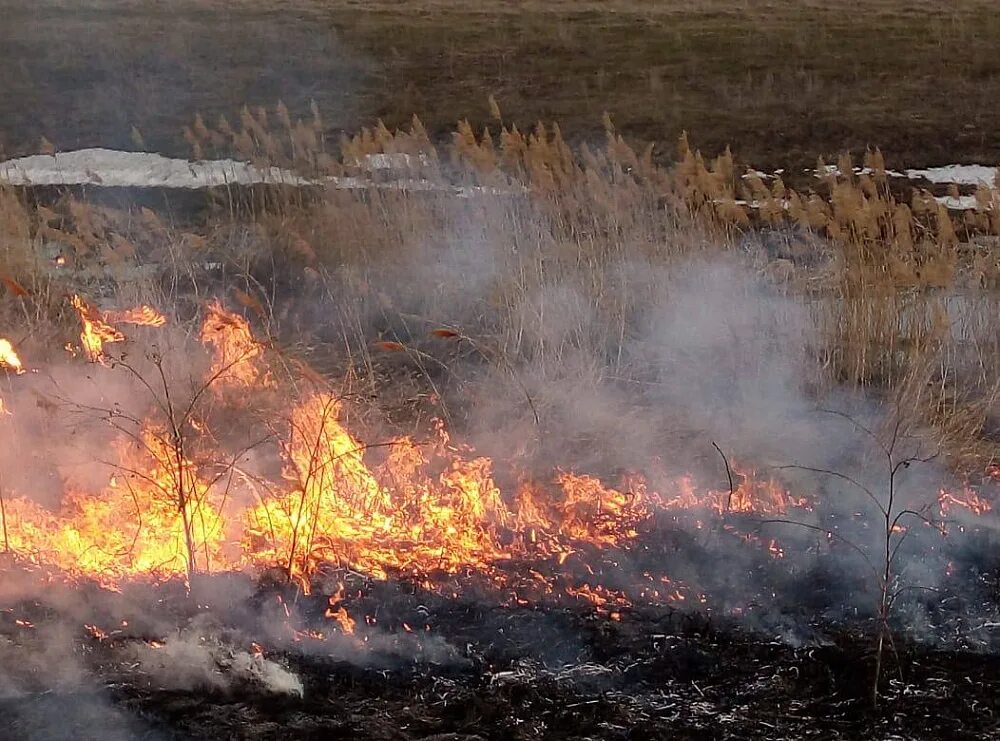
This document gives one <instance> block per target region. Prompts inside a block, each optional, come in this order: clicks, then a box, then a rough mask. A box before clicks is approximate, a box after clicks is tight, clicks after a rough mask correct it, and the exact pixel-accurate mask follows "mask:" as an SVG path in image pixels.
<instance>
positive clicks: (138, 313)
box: [104, 305, 167, 327]
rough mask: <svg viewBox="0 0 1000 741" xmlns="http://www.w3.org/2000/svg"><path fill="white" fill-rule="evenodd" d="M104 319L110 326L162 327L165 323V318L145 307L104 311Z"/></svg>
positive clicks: (152, 309) (151, 308) (150, 307)
mask: <svg viewBox="0 0 1000 741" xmlns="http://www.w3.org/2000/svg"><path fill="white" fill-rule="evenodd" d="M104 319H105V321H107V322H111V323H112V324H135V325H137V326H140V327H162V326H163V325H164V324H166V323H167V318H166V317H165V316H164V315H163V314H161V313H160V312H158V311H157V310H156V309H154V308H153V307H152V306H146V305H142V306H135V307H133V308H131V309H121V310H117V311H115V310H112V311H106V312H104Z"/></svg>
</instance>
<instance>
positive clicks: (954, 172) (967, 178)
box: [906, 165, 997, 185]
mask: <svg viewBox="0 0 1000 741" xmlns="http://www.w3.org/2000/svg"><path fill="white" fill-rule="evenodd" d="M996 176H997V168H995V167H986V166H985V165H945V166H944V167H930V168H927V169H926V170H907V171H906V177H908V178H909V179H910V180H917V179H920V178H923V179H924V180H929V181H930V182H932V183H944V184H952V183H954V184H955V185H980V184H982V185H993V184H994V183H995V181H996Z"/></svg>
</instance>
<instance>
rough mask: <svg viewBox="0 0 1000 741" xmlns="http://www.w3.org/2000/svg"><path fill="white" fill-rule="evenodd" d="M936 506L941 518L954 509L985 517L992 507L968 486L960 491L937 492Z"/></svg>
mask: <svg viewBox="0 0 1000 741" xmlns="http://www.w3.org/2000/svg"><path fill="white" fill-rule="evenodd" d="M938 506H939V507H940V510H941V516H942V517H947V516H948V514H949V513H950V512H951V511H952V509H954V508H956V507H958V508H960V509H966V510H968V511H969V512H971V513H972V514H974V515H977V516H981V515H985V514H986V513H987V512H990V511H991V510H992V509H993V505H992V504H991V503H990V502H989V501H987V500H986V499H984V498H983V497H981V496H979V495H978V494H977V493H976V492H975V491H973V490H972V489H971V488H970V487H968V486H966V487H964V488H963V489H962V490H960V491H948V490H947V489H941V490H940V491H939V492H938Z"/></svg>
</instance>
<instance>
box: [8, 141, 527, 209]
mask: <svg viewBox="0 0 1000 741" xmlns="http://www.w3.org/2000/svg"><path fill="white" fill-rule="evenodd" d="M398 157H399V156H397V155H391V156H390V155H385V156H384V157H383V158H381V159H380V158H377V156H376V155H369V157H368V158H367V160H366V161H367V162H368V168H367V169H370V170H386V169H392V168H395V167H398V166H400V165H401V164H406V165H409V166H417V165H420V164H426V160H424V159H422V158H411V159H406V160H400V159H399V158H398ZM402 157H412V156H411V155H402ZM0 185H17V186H45V185H49V186H66V185H87V186H93V187H103V188H173V189H182V190H198V189H202V188H215V187H224V186H227V185H239V186H248V185H291V186H296V187H301V186H325V187H332V188H336V189H338V190H341V189H342V190H399V191H445V192H450V193H452V194H453V195H455V196H457V197H459V198H470V197H472V196H475V195H480V194H487V195H511V194H514V193H518V192H524V190H525V189H524V188H520V189H518V188H509V189H503V188H490V187H483V186H452V185H447V184H442V183H436V182H433V181H431V180H420V179H415V178H408V179H400V180H390V181H387V182H373V181H371V180H368V179H366V178H363V177H324V178H306V177H302V176H301V175H297V174H296V173H294V172H292V171H290V170H284V169H282V168H280V167H267V168H259V167H256V166H254V165H252V164H250V163H248V162H238V161H236V160H228V159H227V160H206V161H190V160H184V159H173V158H170V157H164V156H163V155H160V154H154V153H151V152H121V151H117V150H113V149H81V150H78V151H75V152H59V153H56V154H51V155H50V154H37V155H32V156H30V157H22V158H20V159H13V160H7V161H5V162H0Z"/></svg>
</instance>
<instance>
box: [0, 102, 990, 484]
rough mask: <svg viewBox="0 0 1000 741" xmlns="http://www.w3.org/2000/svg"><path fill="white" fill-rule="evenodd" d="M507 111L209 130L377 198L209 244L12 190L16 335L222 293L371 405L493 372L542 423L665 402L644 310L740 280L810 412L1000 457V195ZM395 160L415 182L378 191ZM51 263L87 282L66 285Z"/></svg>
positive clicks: (212, 224) (287, 119) (329, 192)
mask: <svg viewBox="0 0 1000 741" xmlns="http://www.w3.org/2000/svg"><path fill="white" fill-rule="evenodd" d="M493 108H494V109H495V110H494V115H495V117H496V118H497V119H498V121H497V124H496V125H495V126H494V127H493V128H492V129H489V130H484V131H474V130H472V128H471V127H470V126H469V125H468V124H465V123H460V124H459V125H458V127H457V128H456V131H455V132H454V134H453V137H452V141H451V142H450V143H449V144H447V145H444V146H440V145H436V144H435V143H434V142H432V141H431V140H430V137H429V136H428V134H427V132H426V131H425V130H424V128H423V127H422V126H421V124H420V122H419V120H418V119H414V121H413V124H412V126H411V127H410V128H409V129H408V130H406V131H395V132H392V131H389V130H388V129H386V128H385V127H384V126H377V127H375V128H373V129H366V130H363V131H361V132H360V133H359V134H357V135H356V136H354V137H345V138H343V139H342V140H341V141H339V142H337V143H336V144H335V145H334V144H333V143H332V142H330V141H327V140H325V138H324V131H325V127H324V125H323V121H322V118H321V116H320V114H319V111H317V110H315V109H314V110H313V111H311V115H310V116H308V117H306V118H305V119H293V117H292V116H291V114H290V113H289V111H288V110H287V109H286V108H285V107H284V106H282V105H279V106H278V107H277V108H276V109H275V110H273V111H267V110H263V109H256V110H253V111H251V110H250V109H244V110H243V112H242V113H241V115H240V116H239V122H238V123H236V124H233V123H230V122H229V121H227V120H225V119H222V120H220V121H219V122H217V123H216V124H215V125H214V126H209V125H207V124H206V123H205V122H204V121H203V120H202V119H200V118H198V119H196V120H195V121H194V122H193V124H192V125H191V126H190V127H188V128H187V129H186V131H185V137H186V138H187V140H188V142H189V144H190V146H191V148H192V153H193V155H194V156H196V157H210V156H216V155H221V154H227V155H228V154H232V153H236V154H237V155H238V156H239V157H241V158H243V159H246V160H249V161H252V162H255V163H258V164H262V165H263V164H267V165H271V164H274V165H280V166H284V167H289V168H293V169H295V170H296V171H298V172H302V173H305V174H308V175H310V176H313V177H320V176H333V177H336V178H355V179H358V180H360V181H363V182H365V183H367V184H369V185H370V186H371V187H366V188H351V189H345V188H338V187H337V185H336V184H335V183H332V184H331V185H329V186H328V187H323V188H320V187H317V188H312V189H296V188H287V187H275V188H262V189H257V190H255V191H252V192H240V193H234V192H232V191H220V192H216V193H214V194H213V196H212V197H213V198H214V199H215V201H216V209H215V212H214V215H213V216H212V217H211V218H210V219H208V220H207V221H203V222H200V223H198V224H196V225H189V226H186V227H182V226H178V225H177V224H176V223H175V222H174V221H172V220H171V218H170V217H169V216H168V215H165V214H156V213H154V212H152V211H150V210H148V209H141V210H139V209H137V210H134V211H120V210H115V209H109V208H104V207H99V206H95V205H93V204H88V203H84V202H81V201H80V200H78V199H76V198H73V197H71V196H66V197H64V198H62V199H61V200H59V201H57V202H55V203H49V204H48V205H45V206H42V205H38V204H33V203H32V204H29V203H28V202H27V201H26V199H25V198H24V197H23V195H22V194H16V193H13V192H9V191H8V192H3V191H0V256H2V261H0V263H2V273H3V276H4V278H5V280H4V283H5V286H6V288H5V289H4V295H3V299H2V302H0V306H2V311H3V313H2V314H0V316H3V317H4V322H5V325H6V327H9V329H8V328H6V327H5V329H4V331H5V332H6V333H8V334H13V335H14V336H15V338H18V339H21V338H25V339H27V338H31V337H37V339H38V340H39V344H41V340H43V339H44V340H46V341H49V340H50V339H52V337H54V336H57V335H59V333H60V332H64V333H65V332H66V331H69V330H68V329H66V328H65V327H63V326H62V325H61V324H60V321H61V319H63V318H64V317H65V316H66V315H65V312H64V307H63V304H62V303H61V297H62V296H64V295H65V294H66V293H69V292H71V291H78V290H83V291H85V292H87V293H89V294H91V295H96V296H98V297H100V296H105V297H107V299H108V300H109V301H118V300H122V299H124V297H125V296H126V295H127V296H128V297H130V298H134V297H136V296H146V297H148V296H155V297H157V298H158V299H159V300H162V301H169V302H173V303H175V304H177V305H178V306H179V307H180V310H179V312H178V313H179V314H180V315H181V316H183V315H184V314H185V311H187V312H188V314H192V315H193V312H194V308H193V307H195V306H196V305H197V304H198V301H199V300H202V299H203V298H204V297H206V296H208V295H210V294H213V293H224V294H226V295H227V296H228V297H229V300H230V303H231V304H232V305H233V306H235V307H237V308H241V309H242V310H244V311H245V312H246V313H247V314H248V315H249V316H250V317H251V318H253V319H254V321H255V322H257V323H258V325H259V327H260V330H261V331H262V332H265V333H267V334H268V335H270V336H271V337H272V338H273V340H274V341H275V342H278V343H281V344H283V345H284V346H285V347H286V348H287V349H288V350H289V351H290V352H292V353H297V354H300V355H302V356H304V357H306V358H308V359H309V360H310V362H312V363H313V364H314V365H315V366H316V367H317V368H319V369H321V370H325V371H329V372H331V373H339V374H346V375H347V376H348V377H350V378H353V379H355V381H356V387H357V388H358V389H363V390H365V393H368V394H370V395H374V394H382V393H384V390H385V389H386V388H387V386H388V385H390V383H391V384H395V385H396V386H397V387H399V388H403V389H404V390H403V391H402V392H400V393H399V395H400V396H402V397H407V398H410V399H415V398H426V397H427V396H428V395H430V396H433V397H435V398H441V397H442V396H444V397H447V396H448V393H446V392H447V390H448V389H452V390H453V391H454V392H455V393H454V394H453V396H460V395H461V394H462V393H464V394H469V393H472V394H476V393H478V394H484V393H488V391H485V390H484V389H483V388H482V387H481V385H477V384H478V381H479V379H478V376H477V374H476V373H474V372H470V371H469V370H468V368H469V367H474V366H475V364H479V365H481V366H483V367H487V368H492V369H493V371H494V373H495V375H497V374H498V375H504V376H509V377H510V378H512V379H513V381H512V383H513V382H516V384H517V385H518V387H519V389H520V391H519V393H520V394H521V395H522V396H523V397H524V398H525V400H526V403H527V404H529V405H530V404H532V402H533V401H536V400H534V399H533V398H532V390H531V389H532V388H540V387H544V385H545V380H546V379H547V378H555V377H558V376H560V374H567V373H573V374H582V375H584V376H586V377H588V378H591V379H592V381H593V383H594V384H595V385H598V384H608V383H618V382H626V383H642V382H644V379H643V378H642V377H636V366H635V363H634V360H635V355H636V346H635V342H636V340H637V338H640V337H641V328H640V325H641V322H642V316H643V312H644V310H645V308H646V307H648V306H650V305H652V304H655V303H656V302H657V301H658V300H660V298H661V297H662V295H663V294H664V292H667V293H669V292H670V291H671V290H674V288H675V286H674V284H673V277H672V276H674V275H679V274H680V273H681V272H682V271H681V270H680V266H681V265H683V264H684V263H685V262H688V261H690V260H692V259H713V258H715V257H722V258H725V259H738V260H740V261H741V264H742V265H744V266H745V269H746V270H748V271H753V272H755V273H756V274H757V275H759V276H760V280H761V281H762V284H763V285H766V286H767V290H769V291H773V292H774V293H775V294H776V295H781V296H786V297H792V298H794V299H795V300H796V301H800V302H802V304H803V305H805V306H807V307H808V313H809V316H810V320H811V322H812V325H813V329H814V332H813V333H812V335H811V336H812V337H813V339H812V340H811V341H810V343H809V344H808V345H807V346H803V347H802V348H801V352H802V354H803V355H804V356H806V357H808V358H809V359H810V363H811V366H810V367H811V371H810V374H809V378H808V379H805V381H804V383H805V384H806V386H807V387H808V388H809V389H810V390H811V393H814V394H816V395H817V397H819V396H821V395H822V394H824V393H826V392H828V391H829V390H831V389H836V388H843V387H845V386H846V387H853V388H857V389H863V390H864V391H865V392H866V393H868V394H870V395H872V396H874V397H877V398H879V399H881V400H883V401H884V402H885V403H887V404H891V405H892V406H893V407H894V408H895V409H897V410H900V411H902V412H905V414H906V416H907V417H908V419H909V421H910V422H911V423H912V424H914V425H917V426H921V427H924V428H929V429H930V430H932V431H933V434H934V435H935V436H936V438H937V440H938V442H939V443H940V444H941V445H942V447H943V449H945V450H946V451H947V452H948V453H949V454H950V455H951V458H952V461H953V462H954V463H956V464H957V465H960V466H970V467H979V466H981V465H982V464H983V463H985V462H987V461H992V460H993V458H994V457H995V455H996V452H997V443H998V442H1000V437H998V435H1000V431H998V430H996V429H994V426H995V425H996V424H997V420H998V419H1000V418H998V416H997V415H998V411H1000V407H998V398H1000V397H998V394H1000V387H998V384H1000V338H998V336H997V333H996V331H995V327H994V324H993V322H994V317H995V316H996V315H997V313H996V312H997V308H998V305H1000V301H998V297H1000V294H998V292H997V290H996V289H997V286H998V285H1000V257H998V255H1000V252H998V251H997V244H996V239H995V238H996V237H997V236H998V235H1000V192H997V191H996V190H994V189H990V188H986V187H981V188H980V189H979V190H978V192H977V193H976V198H977V207H976V208H975V209H974V210H972V211H966V212H964V213H952V212H949V211H948V209H947V208H945V206H944V205H942V204H941V203H939V202H938V201H937V200H935V199H934V198H933V197H932V196H931V195H930V194H928V193H925V192H921V191H919V190H918V191H914V192H913V193H912V196H911V197H910V198H908V199H906V200H903V197H902V194H901V193H900V192H899V191H897V190H895V189H894V188H892V187H890V183H889V180H888V178H887V176H886V171H885V163H884V162H883V161H882V157H881V154H880V153H879V152H877V151H874V152H871V153H869V155H868V156H867V157H866V161H865V163H864V165H865V170H864V171H863V172H862V173H861V174H855V172H854V168H853V163H851V162H850V161H849V160H847V159H842V161H840V162H839V163H838V166H837V168H836V170H835V171H830V172H829V174H827V175H824V176H823V177H821V178H819V179H817V183H816V187H815V188H814V189H813V191H812V192H809V193H800V192H796V191H794V190H792V189H791V188H788V187H786V186H785V185H784V183H783V182H782V181H781V179H780V178H775V179H773V180H769V181H767V182H765V181H764V180H762V179H761V178H760V177H758V176H756V175H753V174H750V175H749V176H745V168H743V167H741V166H739V165H738V164H737V163H736V161H735V160H734V157H733V155H732V154H731V153H730V152H728V151H727V152H725V153H723V154H722V155H721V156H719V157H717V158H715V159H714V160H712V161H708V160H706V159H705V158H703V157H702V156H701V155H700V154H699V153H698V152H695V151H693V150H692V149H691V148H690V147H689V146H688V144H687V141H686V139H685V138H682V140H681V141H680V143H679V151H678V157H677V160H676V162H675V164H673V165H671V166H663V165H660V164H658V163H656V162H654V160H653V158H652V154H651V151H649V150H647V151H642V152H640V151H635V150H634V149H633V148H632V147H630V146H629V145H628V143H626V142H625V141H624V140H623V139H622V138H621V137H620V136H619V135H618V133H617V132H616V131H615V129H614V126H613V125H612V123H611V121H610V120H607V121H606V122H605V123H606V126H605V130H606V133H605V138H604V140H603V141H601V142H600V143H599V144H595V145H594V146H591V147H581V148H575V149H574V148H571V147H570V146H569V145H568V144H567V143H566V141H565V140H564V138H563V136H562V133H561V131H560V130H559V128H558V126H548V127H547V126H544V125H541V124H539V125H538V126H537V127H536V128H535V129H534V130H533V131H530V132H525V131H520V130H518V129H517V128H516V127H513V126H511V127H507V126H505V125H503V123H502V113H501V112H500V110H499V108H498V107H496V106H495V105H494V106H493ZM372 155H388V156H389V157H391V158H392V162H393V163H394V165H395V166H394V167H393V168H386V169H377V171H375V172H373V171H372V169H371V167H369V166H368V164H370V163H371V161H372V160H371V156H372ZM366 163H367V164H366ZM823 167H824V165H823V163H820V168H819V171H820V172H824V171H825V170H823ZM52 245H56V246H57V247H58V249H60V250H61V251H62V253H63V254H62V257H63V260H64V262H66V265H64V266H54V265H53V262H52V257H51V255H49V254H48V252H47V250H49V249H50V248H51V246H52ZM712 301H713V297H712V296H705V302H706V305H710V304H711V302H712ZM185 307H187V309H185ZM22 327H23V330H22ZM14 328H17V329H14ZM455 338H461V339H462V340H463V341H462V342H450V343H449V342H447V341H446V340H448V339H455ZM743 339H747V338H743ZM749 339H751V340H752V338H749ZM379 343H381V344H379ZM50 344H52V346H56V347H58V346H60V345H59V343H54V344H53V343H50ZM386 348H393V352H387V351H386ZM403 358H405V360H406V362H401V359H403ZM400 365H405V366H406V368H407V370H408V371H414V370H415V371H416V372H413V373H404V372H401V371H400V368H399V366H400ZM456 368H461V369H462V370H461V373H459V371H457V370H455V369H456ZM495 375H494V376H490V375H489V374H485V375H483V378H490V379H495ZM528 375H530V378H527V377H526V376H528ZM638 375H639V376H641V373H640V374H638ZM538 403H539V404H544V403H545V400H538ZM455 404H456V413H457V408H458V406H460V403H459V402H455ZM543 411H544V410H543ZM445 412H446V413H447V412H448V410H447V409H446V410H445ZM537 412H538V410H537V409H533V413H535V414H537Z"/></svg>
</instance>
